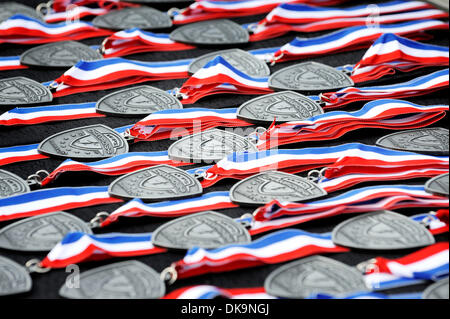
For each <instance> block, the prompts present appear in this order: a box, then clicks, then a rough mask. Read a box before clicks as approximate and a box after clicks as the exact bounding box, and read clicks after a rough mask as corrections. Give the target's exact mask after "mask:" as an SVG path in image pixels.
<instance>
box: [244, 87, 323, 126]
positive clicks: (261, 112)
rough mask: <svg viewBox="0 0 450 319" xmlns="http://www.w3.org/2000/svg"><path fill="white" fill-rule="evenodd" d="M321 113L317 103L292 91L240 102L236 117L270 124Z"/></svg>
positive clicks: (298, 119) (296, 119)
mask: <svg viewBox="0 0 450 319" xmlns="http://www.w3.org/2000/svg"><path fill="white" fill-rule="evenodd" d="M320 114H323V109H322V108H321V107H320V105H319V103H317V102H315V101H313V100H311V99H310V98H308V97H306V96H304V95H302V94H300V93H297V92H292V91H283V92H276V93H272V94H266V95H263V96H259V97H257V98H254V99H252V100H250V101H248V102H245V103H244V104H242V105H241V106H240V107H239V109H238V111H237V117H238V118H239V119H241V120H244V121H247V122H250V123H262V124H270V123H272V122H273V121H274V120H276V122H277V123H281V122H289V121H300V120H305V119H309V118H310V117H312V116H315V115H320Z"/></svg>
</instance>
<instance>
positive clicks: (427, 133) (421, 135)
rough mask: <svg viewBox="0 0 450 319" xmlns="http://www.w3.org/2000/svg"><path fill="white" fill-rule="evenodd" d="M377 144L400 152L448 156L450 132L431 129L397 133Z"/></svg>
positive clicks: (387, 136) (438, 128) (442, 129)
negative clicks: (449, 136)
mask: <svg viewBox="0 0 450 319" xmlns="http://www.w3.org/2000/svg"><path fill="white" fill-rule="evenodd" d="M375 144H376V145H378V146H381V147H386V148H390V149H394V150H400V151H410V152H417V153H425V154H433V155H448V130H447V129H445V128H440V127H430V128H421V129H417V130H409V131H402V132H396V133H393V134H389V135H386V136H383V137H382V138H380V139H378V141H376V143H375Z"/></svg>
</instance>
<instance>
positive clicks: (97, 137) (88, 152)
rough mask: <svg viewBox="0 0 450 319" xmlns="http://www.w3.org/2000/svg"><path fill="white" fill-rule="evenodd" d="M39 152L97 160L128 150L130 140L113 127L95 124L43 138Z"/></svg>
mask: <svg viewBox="0 0 450 319" xmlns="http://www.w3.org/2000/svg"><path fill="white" fill-rule="evenodd" d="M38 152H39V153H41V154H44V155H47V156H54V157H62V158H71V159H80V160H95V159H102V158H109V157H112V156H115V155H119V154H124V153H127V152H128V142H127V141H126V140H125V138H124V137H123V136H122V135H120V134H119V133H117V132H116V131H114V130H113V129H111V128H109V127H107V126H105V125H101V124H95V125H90V126H85V127H80V128H75V129H70V130H67V131H64V132H61V133H57V134H54V135H52V136H50V137H48V138H46V139H45V140H43V141H42V142H41V143H40V144H39V146H38Z"/></svg>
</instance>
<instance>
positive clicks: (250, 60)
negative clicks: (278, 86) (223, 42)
mask: <svg viewBox="0 0 450 319" xmlns="http://www.w3.org/2000/svg"><path fill="white" fill-rule="evenodd" d="M219 55H220V56H221V57H223V58H224V59H225V60H227V62H228V63H230V64H231V65H232V66H233V67H235V68H236V69H238V70H239V71H242V72H244V73H245V74H248V75H251V76H252V77H258V78H262V77H267V76H269V75H270V69H269V67H268V66H267V64H266V63H264V62H263V61H261V60H259V59H257V58H256V57H255V56H254V55H252V54H250V53H248V52H245V51H243V50H240V49H229V50H222V51H216V52H213V53H209V54H205V55H202V56H200V57H198V58H197V59H195V60H194V61H192V63H191V64H189V68H188V72H189V73H190V74H194V73H195V72H197V71H198V70H200V69H201V68H202V67H204V66H205V65H206V64H207V63H208V62H209V61H211V60H213V59H214V58H215V57H217V56H219Z"/></svg>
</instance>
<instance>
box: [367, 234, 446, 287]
mask: <svg viewBox="0 0 450 319" xmlns="http://www.w3.org/2000/svg"><path fill="white" fill-rule="evenodd" d="M448 273H449V244H448V242H441V243H436V244H434V245H431V246H428V247H426V248H423V249H421V250H419V251H416V252H414V253H412V254H409V255H406V256H404V257H401V258H398V259H386V258H383V257H377V258H375V259H374V260H371V261H369V262H368V267H367V270H366V273H365V275H364V279H365V281H366V284H367V286H368V287H370V288H372V289H373V290H383V289H390V288H394V287H402V286H408V285H413V284H419V283H423V282H427V281H436V280H439V279H441V278H444V277H447V276H448Z"/></svg>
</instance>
